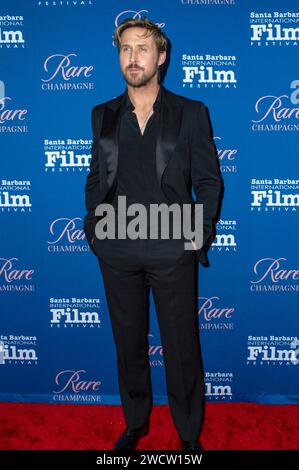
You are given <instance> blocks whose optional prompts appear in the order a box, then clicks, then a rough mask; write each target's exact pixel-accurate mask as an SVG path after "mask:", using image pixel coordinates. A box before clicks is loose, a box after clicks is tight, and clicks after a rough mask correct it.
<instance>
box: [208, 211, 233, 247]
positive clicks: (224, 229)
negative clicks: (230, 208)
mask: <svg viewBox="0 0 299 470" xmlns="http://www.w3.org/2000/svg"><path fill="white" fill-rule="evenodd" d="M216 232H217V233H216V236H215V239H214V241H213V243H212V245H211V247H210V250H211V251H217V252H221V253H223V252H226V253H228V252H230V253H231V252H236V251H237V241H236V232H237V221H236V220H226V219H220V220H219V221H218V222H217V224H216Z"/></svg>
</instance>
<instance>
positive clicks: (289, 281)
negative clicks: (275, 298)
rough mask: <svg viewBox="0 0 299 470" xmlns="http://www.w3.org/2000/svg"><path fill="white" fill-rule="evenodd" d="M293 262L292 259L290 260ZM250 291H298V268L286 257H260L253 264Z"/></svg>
mask: <svg viewBox="0 0 299 470" xmlns="http://www.w3.org/2000/svg"><path fill="white" fill-rule="evenodd" d="M292 262H293V260H292ZM252 277H253V280H251V281H250V287H249V288H250V290H251V291H252V292H270V293H272V292H288V293H293V292H298V291H299V268H297V267H294V266H292V265H291V266H290V263H289V262H288V260H287V259H286V258H261V259H259V260H257V261H256V263H255V264H254V266H253V276H252Z"/></svg>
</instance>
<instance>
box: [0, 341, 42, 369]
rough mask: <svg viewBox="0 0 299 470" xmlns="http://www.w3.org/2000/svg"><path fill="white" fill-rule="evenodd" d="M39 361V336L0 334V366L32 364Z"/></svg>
mask: <svg viewBox="0 0 299 470" xmlns="http://www.w3.org/2000/svg"><path fill="white" fill-rule="evenodd" d="M37 363H38V355H37V336H25V335H12V334H9V335H4V334H1V335H0V366H1V365H2V366H3V365H11V364H13V365H14V366H15V365H20V366H31V365H37Z"/></svg>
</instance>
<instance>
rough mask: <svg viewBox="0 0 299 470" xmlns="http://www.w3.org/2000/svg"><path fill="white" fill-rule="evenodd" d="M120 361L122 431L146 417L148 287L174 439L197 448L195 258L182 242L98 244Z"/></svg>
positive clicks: (199, 384) (199, 376)
mask: <svg viewBox="0 0 299 470" xmlns="http://www.w3.org/2000/svg"><path fill="white" fill-rule="evenodd" d="M97 252H98V253H99V256H98V260H99V264H100V268H101V272H102V275H103V282H104V287H105V293H106V299H107V304H108V308H109V313H110V318H111V325H112V330H113V335H114V340H115V344H116V351H117V361H118V381H119V390H120V397H121V401H122V405H123V410H124V415H125V419H126V424H127V425H128V426H130V427H132V428H139V427H140V426H142V425H143V424H144V423H145V422H146V421H147V420H148V419H149V416H150V411H151V406H152V389H151V376H150V365H149V356H148V325H149V318H148V312H149V309H148V287H147V285H148V284H150V286H151V288H152V292H153V297H154V302H155V308H156V313H157V320H158V323H159V329H160V336H161V342H162V347H163V355H164V364H165V371H166V385H167V393H168V402H169V406H170V411H171V414H172V418H173V421H174V425H175V427H176V429H177V431H178V434H179V436H180V437H181V439H183V440H196V439H197V438H198V436H199V434H200V431H201V425H202V418H203V395H204V385H203V370H202V363H201V355H200V344H199V336H198V318H197V315H196V313H197V295H195V294H196V293H197V278H196V273H195V271H196V268H197V262H196V256H195V252H194V251H193V250H191V251H189V250H184V240H139V239H138V240H136V241H133V240H97Z"/></svg>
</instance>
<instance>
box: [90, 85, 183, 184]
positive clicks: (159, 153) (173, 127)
mask: <svg viewBox="0 0 299 470" xmlns="http://www.w3.org/2000/svg"><path fill="white" fill-rule="evenodd" d="M123 96H124V95H122V96H121V97H120V98H123ZM171 100H172V98H171V96H169V95H168V94H167V90H165V99H164V100H163V105H162V107H161V115H160V121H159V130H158V136H157V144H156V170H157V177H158V181H159V184H160V185H161V184H162V175H163V172H164V170H165V168H166V167H167V165H168V163H169V160H170V158H171V157H172V155H173V152H174V149H175V146H176V143H177V140H178V137H179V135H180V129H181V124H182V114H183V106H182V105H181V104H176V103H172V102H171ZM121 101H122V100H121V99H119V101H118V104H117V105H116V108H114V109H113V108H110V107H108V106H106V107H105V109H104V115H103V121H102V122H103V124H102V130H101V136H100V141H99V144H100V150H101V152H103V154H104V156H105V159H106V163H107V184H108V189H109V188H110V187H111V186H112V184H113V181H114V179H115V176H116V174H117V164H118V131H119V124H120V110H121V106H120V105H121Z"/></svg>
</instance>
